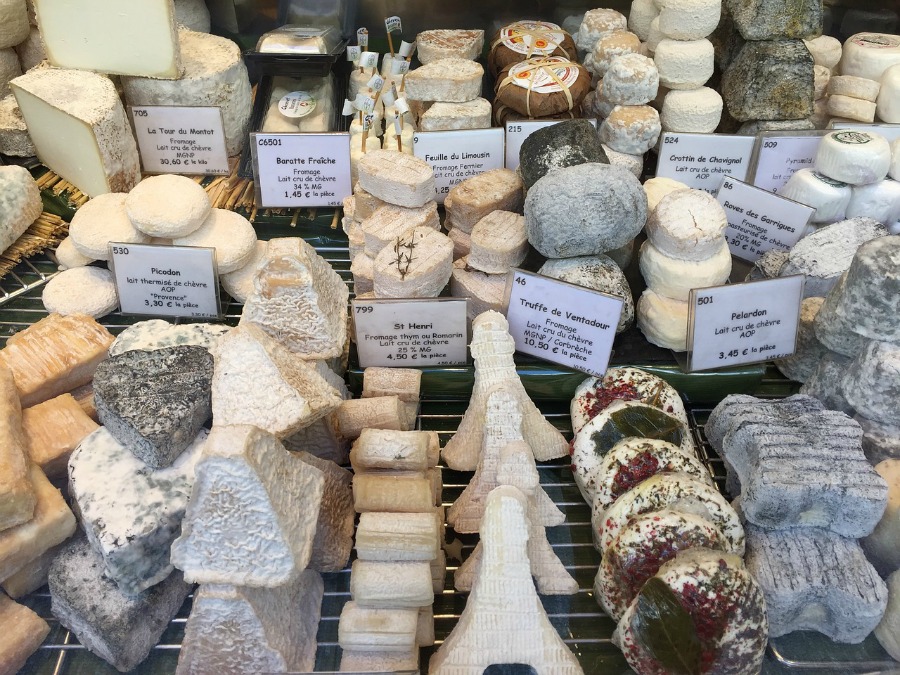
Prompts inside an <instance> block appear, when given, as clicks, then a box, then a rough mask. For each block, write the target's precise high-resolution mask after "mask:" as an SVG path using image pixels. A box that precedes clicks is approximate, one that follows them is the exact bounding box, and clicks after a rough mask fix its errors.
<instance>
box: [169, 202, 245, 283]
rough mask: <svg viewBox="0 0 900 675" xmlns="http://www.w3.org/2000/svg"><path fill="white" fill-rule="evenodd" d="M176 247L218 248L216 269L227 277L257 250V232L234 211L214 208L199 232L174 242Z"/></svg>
mask: <svg viewBox="0 0 900 675" xmlns="http://www.w3.org/2000/svg"><path fill="white" fill-rule="evenodd" d="M172 243H173V244H174V245H175V246H200V247H208V248H214V249H215V253H216V270H217V272H218V273H219V274H227V273H229V272H234V271H235V270H238V269H240V268H241V267H243V266H244V265H245V264H246V263H247V261H248V260H249V259H250V256H252V255H253V253H254V251H255V249H256V231H255V230H254V229H253V226H252V225H251V224H250V221H249V220H247V219H246V218H244V217H243V216H242V215H240V214H238V213H235V212H234V211H227V210H225V209H212V210H210V211H209V214H208V215H207V216H206V218H205V219H204V220H203V222H202V223H201V224H200V226H199V227H198V228H197V229H194V230H192V231H191V232H190V233H189V234H186V235H182V236H180V237H175V238H173V239H172Z"/></svg>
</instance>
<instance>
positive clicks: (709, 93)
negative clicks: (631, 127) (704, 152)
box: [659, 87, 722, 134]
mask: <svg viewBox="0 0 900 675" xmlns="http://www.w3.org/2000/svg"><path fill="white" fill-rule="evenodd" d="M659 119H660V122H661V123H662V127H663V129H664V130H666V131H678V132H694V133H700V134H711V133H712V132H714V131H715V130H716V127H718V126H719V122H720V121H721V119H722V96H721V95H720V94H719V92H717V91H716V90H715V89H710V88H709V87H698V88H697V89H687V90H678V89H676V90H673V91H670V92H669V93H668V94H666V97H665V99H663V104H662V110H661V111H660V113H659Z"/></svg>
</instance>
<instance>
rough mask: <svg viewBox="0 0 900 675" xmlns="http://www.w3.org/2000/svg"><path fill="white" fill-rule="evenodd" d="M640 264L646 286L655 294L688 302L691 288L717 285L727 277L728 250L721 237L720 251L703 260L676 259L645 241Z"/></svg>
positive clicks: (728, 266) (729, 258)
mask: <svg viewBox="0 0 900 675" xmlns="http://www.w3.org/2000/svg"><path fill="white" fill-rule="evenodd" d="M640 267H641V274H642V275H643V276H644V281H646V282H647V288H649V289H650V290H652V291H653V292H655V293H657V294H658V295H662V296H665V297H667V298H672V299H673V300H683V301H685V302H687V300H688V298H689V297H690V294H691V289H692V288H706V287H708V286H719V285H721V284H724V283H725V282H726V281H727V280H728V276H729V275H730V274H731V251H730V250H729V249H728V243H727V242H726V241H725V239H724V238H722V244H721V247H720V248H719V251H718V252H717V253H716V254H715V255H713V256H711V257H709V258H707V259H706V260H679V259H678V258H672V257H670V256H667V255H666V254H664V253H662V252H661V251H660V250H659V249H658V248H656V247H655V246H654V245H653V244H651V243H650V242H649V241H645V242H644V243H643V245H642V246H641V253H640Z"/></svg>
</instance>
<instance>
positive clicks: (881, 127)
mask: <svg viewBox="0 0 900 675" xmlns="http://www.w3.org/2000/svg"><path fill="white" fill-rule="evenodd" d="M831 129H849V130H851V131H871V132H872V133H873V134H880V135H882V136H884V137H885V138H886V139H887V140H888V142H889V143H893V142H894V141H896V140H897V139H898V138H900V124H864V123H862V122H832V123H831Z"/></svg>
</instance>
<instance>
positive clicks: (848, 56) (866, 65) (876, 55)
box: [840, 33, 900, 82]
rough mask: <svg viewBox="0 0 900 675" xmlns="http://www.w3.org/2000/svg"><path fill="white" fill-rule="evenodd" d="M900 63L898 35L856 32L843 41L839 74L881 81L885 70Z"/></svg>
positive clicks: (899, 39) (899, 36) (899, 37)
mask: <svg viewBox="0 0 900 675" xmlns="http://www.w3.org/2000/svg"><path fill="white" fill-rule="evenodd" d="M896 63H900V35H888V34H887V33H857V34H856V35H851V36H850V37H849V38H847V40H846V41H845V42H844V49H843V54H842V56H841V68H840V70H841V75H853V76H855V77H864V78H865V79H867V80H874V81H876V82H880V81H881V76H882V74H883V73H884V71H885V70H887V69H888V68H889V67H891V66H893V65H894V64H896Z"/></svg>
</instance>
